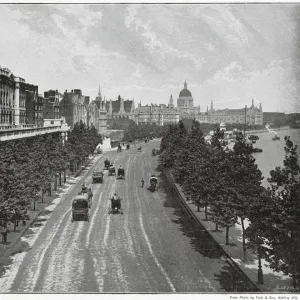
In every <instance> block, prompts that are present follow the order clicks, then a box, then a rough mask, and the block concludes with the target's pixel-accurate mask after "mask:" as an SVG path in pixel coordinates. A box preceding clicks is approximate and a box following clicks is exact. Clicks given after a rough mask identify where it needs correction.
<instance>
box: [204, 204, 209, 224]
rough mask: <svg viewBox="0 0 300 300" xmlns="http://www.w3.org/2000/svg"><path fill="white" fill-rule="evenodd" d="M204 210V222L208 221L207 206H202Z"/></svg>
mask: <svg viewBox="0 0 300 300" xmlns="http://www.w3.org/2000/svg"><path fill="white" fill-rule="evenodd" d="M204 209H205V221H208V218H207V204H204Z"/></svg>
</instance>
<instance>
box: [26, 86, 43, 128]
mask: <svg viewBox="0 0 300 300" xmlns="http://www.w3.org/2000/svg"><path fill="white" fill-rule="evenodd" d="M25 91H26V124H28V125H35V126H37V127H43V126H44V98H43V96H42V95H39V89H38V86H37V85H33V84H28V83H27V84H26V90H25Z"/></svg>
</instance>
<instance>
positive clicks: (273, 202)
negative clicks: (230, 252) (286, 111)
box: [160, 121, 300, 287]
mask: <svg viewBox="0 0 300 300" xmlns="http://www.w3.org/2000/svg"><path fill="white" fill-rule="evenodd" d="M221 136H222V135H221V132H220V130H219V129H218V130H216V131H215V134H214V136H213V138H212V140H211V143H210V144H208V143H206V142H205V140H204V136H203V132H202V131H201V129H200V124H199V123H198V122H196V121H193V124H192V126H191V129H190V130H186V128H185V127H184V124H183V123H182V122H179V124H176V125H170V126H169V127H168V129H167V131H166V133H165V134H164V136H163V138H162V141H161V157H160V158H161V164H162V165H163V167H165V168H168V169H170V171H171V172H172V174H173V176H174V179H175V181H176V182H177V183H178V184H179V185H181V187H182V189H183V191H184V193H185V194H186V196H187V197H188V198H189V199H191V200H193V201H194V203H195V204H197V206H198V209H200V207H204V210H205V215H206V219H207V220H208V218H210V219H211V220H212V221H213V222H215V224H216V230H218V226H219V225H220V226H222V227H223V228H226V244H229V230H230V228H231V227H232V226H234V225H235V224H236V223H238V222H239V221H241V225H242V238H243V246H244V247H243V250H244V255H245V257H244V259H246V248H247V247H250V248H252V249H253V250H254V251H255V253H257V254H258V256H259V259H261V258H265V259H266V260H267V261H268V262H269V263H270V267H271V268H272V269H274V270H276V271H282V272H284V273H285V274H288V275H290V276H291V277H292V278H293V284H294V286H295V287H296V286H297V287H300V264H299V261H300V249H299V245H300V218H299V216H300V203H299V201H300V197H299V196H300V182H299V178H300V167H299V162H298V155H297V151H296V149H297V146H295V145H294V144H293V143H292V141H291V140H290V138H289V137H285V140H286V147H285V152H286V156H285V160H284V167H283V168H279V167H277V168H276V169H275V170H272V171H271V172H270V175H271V176H270V178H269V179H268V181H269V183H270V188H264V187H263V186H262V184H261V183H262V179H263V177H262V173H261V171H260V170H259V169H258V167H257V165H256V164H255V159H254V158H253V157H252V156H251V154H249V151H247V145H246V143H245V141H244V139H243V136H242V135H240V136H238V137H237V141H236V144H235V146H234V149H233V150H232V151H231V150H228V149H226V148H224V147H223V146H222V140H221ZM246 219H247V220H248V221H249V226H248V227H247V228H245V220H246Z"/></svg>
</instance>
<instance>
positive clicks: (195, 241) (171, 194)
mask: <svg viewBox="0 0 300 300" xmlns="http://www.w3.org/2000/svg"><path fill="white" fill-rule="evenodd" d="M157 171H158V169H157ZM159 178H160V184H161V186H162V188H163V189H164V191H165V199H164V200H165V201H164V203H163V206H164V207H169V208H173V209H174V212H173V215H174V219H173V220H172V222H174V223H175V224H177V225H178V228H179V230H180V231H181V232H182V234H183V235H185V236H187V237H188V238H189V239H190V244H191V246H192V247H193V249H194V251H196V252H198V253H200V254H201V255H202V256H204V257H208V258H211V259H221V260H223V261H224V264H223V265H222V268H221V269H220V271H219V273H217V274H216V273H215V274H214V276H215V278H214V280H216V281H219V283H220V286H221V290H224V291H226V292H250V291H253V290H252V289H251V287H249V284H248V282H246V281H244V280H243V279H242V278H241V277H240V275H239V274H238V272H237V271H236V270H235V269H234V268H233V267H232V266H231V265H230V264H229V263H228V262H227V261H226V257H225V255H224V252H223V251H222V249H221V248H220V246H219V245H218V244H217V243H216V242H215V241H214V240H213V238H212V237H211V236H210V234H209V233H208V232H207V231H206V230H205V228H204V227H202V226H201V225H199V224H198V223H196V222H195V221H194V220H193V219H192V218H191V216H190V215H189V214H188V213H187V212H185V211H184V210H183V209H182V207H181V205H180V202H179V201H180V200H179V199H178V196H177V193H176V191H174V188H173V187H172V186H170V184H169V183H168V181H167V179H166V177H165V175H164V174H163V173H160V175H159Z"/></svg>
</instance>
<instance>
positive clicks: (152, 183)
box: [149, 175, 158, 193]
mask: <svg viewBox="0 0 300 300" xmlns="http://www.w3.org/2000/svg"><path fill="white" fill-rule="evenodd" d="M157 183H158V180H157V178H156V177H155V176H154V175H152V176H151V178H150V186H149V190H150V191H151V192H152V193H153V192H154V191H155V190H156V186H157Z"/></svg>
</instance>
